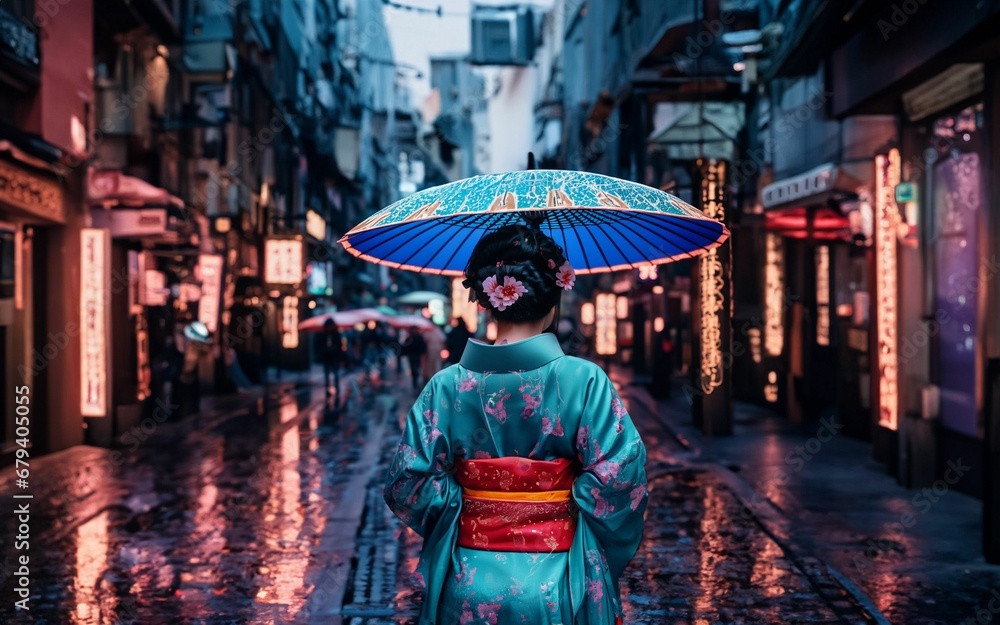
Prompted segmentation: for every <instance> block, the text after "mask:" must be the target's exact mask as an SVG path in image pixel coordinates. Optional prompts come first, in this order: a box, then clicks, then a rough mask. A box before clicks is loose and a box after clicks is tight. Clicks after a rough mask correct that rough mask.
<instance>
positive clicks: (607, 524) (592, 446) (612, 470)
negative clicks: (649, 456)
mask: <svg viewBox="0 0 1000 625" xmlns="http://www.w3.org/2000/svg"><path fill="white" fill-rule="evenodd" d="M585 406H586V407H587V411H588V414H587V415H586V416H585V418H584V419H583V420H582V421H581V423H580V428H579V430H578V431H577V439H576V448H577V455H578V458H579V460H580V464H581V465H582V468H583V470H582V473H581V475H580V476H579V477H578V478H577V480H576V483H575V484H574V486H573V498H574V500H575V501H576V503H577V505H578V506H579V507H580V521H581V522H582V524H584V525H585V526H586V528H587V530H588V533H589V534H592V535H593V537H594V539H596V542H597V544H598V545H599V546H600V551H601V552H602V553H600V554H595V556H603V557H604V558H605V559H606V563H607V567H608V572H609V573H610V576H611V579H612V580H614V583H615V585H617V580H618V578H619V577H620V576H621V574H622V572H624V570H625V567H626V566H627V565H628V563H629V561H630V560H631V559H632V557H633V556H634V555H635V553H636V551H637V550H638V548H639V542H640V541H641V540H642V528H643V514H644V512H645V510H646V499H647V496H648V493H647V490H646V448H645V446H644V445H643V443H642V440H641V439H640V437H639V432H638V431H636V429H635V426H634V425H633V424H632V419H631V418H630V417H629V415H628V412H627V411H626V410H625V407H624V405H623V404H622V401H621V398H620V397H619V396H618V393H617V392H616V391H615V388H614V386H613V385H612V384H611V380H609V379H608V378H607V376H606V375H605V374H604V372H603V371H602V372H599V375H597V376H595V378H594V379H592V380H591V381H590V388H589V389H588V392H587V399H586V404H585Z"/></svg>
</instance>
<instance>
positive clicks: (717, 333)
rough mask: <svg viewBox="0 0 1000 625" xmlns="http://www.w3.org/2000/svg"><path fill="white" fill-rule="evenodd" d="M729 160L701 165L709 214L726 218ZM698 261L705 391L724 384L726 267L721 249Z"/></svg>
mask: <svg viewBox="0 0 1000 625" xmlns="http://www.w3.org/2000/svg"><path fill="white" fill-rule="evenodd" d="M725 179H726V164H725V163H724V162H720V161H715V160H709V161H707V162H705V164H704V165H703V166H702V177H701V203H702V212H704V213H705V216H706V217H709V218H711V219H717V220H719V221H725V218H726V205H725V197H724V192H725ZM698 265H699V278H700V282H699V297H700V310H701V341H700V343H701V390H702V392H703V393H705V394H706V395H710V394H711V393H712V391H714V390H715V389H716V388H718V387H719V386H721V385H722V371H723V363H722V328H723V325H724V324H725V323H726V322H727V320H726V319H725V318H723V316H724V314H725V302H726V299H725V288H726V269H725V267H724V266H723V264H722V258H721V257H720V256H719V252H718V249H717V248H716V249H712V250H709V251H708V252H707V253H706V254H704V255H703V256H702V257H701V259H700V262H699V263H698Z"/></svg>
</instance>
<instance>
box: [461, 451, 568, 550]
mask: <svg viewBox="0 0 1000 625" xmlns="http://www.w3.org/2000/svg"><path fill="white" fill-rule="evenodd" d="M455 469H456V470H455V478H456V480H457V481H458V483H459V485H461V486H462V512H461V514H460V515H459V518H458V544H459V546H461V547H469V548H472V549H483V550H486V551H521V552H531V553H535V552H553V551H569V548H570V545H571V544H572V543H573V536H574V535H575V534H576V515H575V514H573V513H572V512H571V511H570V489H572V487H573V481H574V480H575V479H576V476H577V474H578V467H577V463H576V462H574V461H572V460H568V459H565V458H560V459H559V460H529V459H527V458H518V457H513V456H512V457H507V458H487V459H482V460H462V459H459V460H458V461H457V462H456V466H455Z"/></svg>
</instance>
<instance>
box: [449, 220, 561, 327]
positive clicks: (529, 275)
mask: <svg viewBox="0 0 1000 625" xmlns="http://www.w3.org/2000/svg"><path fill="white" fill-rule="evenodd" d="M564 262H566V256H565V255H564V253H563V249H562V248H561V247H559V245H558V244H556V242H555V241H553V240H552V239H551V238H550V237H549V236H548V235H546V234H544V233H542V232H541V231H540V230H537V229H535V228H531V227H529V226H523V225H520V224H512V225H508V226H503V227H501V228H498V229H497V230H494V231H492V232H489V233H487V234H485V235H483V238H482V239H480V240H479V243H477V244H476V247H475V249H474V250H473V251H472V257H471V258H470V259H469V264H468V265H467V266H466V268H465V282H463V284H464V285H465V286H466V287H468V288H470V289H472V294H473V298H474V299H475V300H476V301H478V302H479V305H480V306H482V307H483V308H485V309H486V310H488V311H490V313H492V315H493V317H494V318H495V319H497V320H498V321H505V322H508V323H524V322H527V321H537V320H539V319H542V318H544V317H545V315H546V314H548V312H549V311H550V310H552V308H553V307H554V306H555V305H556V304H558V303H559V298H560V296H561V295H562V290H563V289H562V287H560V286H559V285H558V284H556V272H557V271H558V270H559V268H560V267H561V266H562V264H563V263H564ZM490 276H496V277H497V280H498V281H499V282H500V283H501V284H502V283H503V279H504V276H511V277H513V278H514V279H516V280H518V281H520V282H521V284H522V285H524V287H525V288H526V289H528V292H527V293H524V294H522V295H521V297H520V298H518V300H517V301H516V302H514V303H513V304H512V305H510V306H507V308H506V309H505V310H498V309H497V308H495V307H493V306H492V305H491V304H490V298H489V295H488V294H487V293H485V292H484V290H483V281H484V280H486V279H487V278H489V277H490Z"/></svg>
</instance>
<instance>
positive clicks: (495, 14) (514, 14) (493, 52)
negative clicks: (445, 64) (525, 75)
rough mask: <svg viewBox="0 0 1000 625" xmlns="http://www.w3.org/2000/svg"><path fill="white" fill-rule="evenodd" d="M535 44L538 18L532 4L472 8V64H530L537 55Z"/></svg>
mask: <svg viewBox="0 0 1000 625" xmlns="http://www.w3.org/2000/svg"><path fill="white" fill-rule="evenodd" d="M535 44H536V41H535V19H534V12H533V11H532V10H531V8H530V7H527V6H520V7H502V8H499V7H489V6H475V7H474V8H473V10H472V55H471V58H470V62H471V63H472V64H473V65H528V64H529V63H531V61H532V59H534V57H535Z"/></svg>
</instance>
